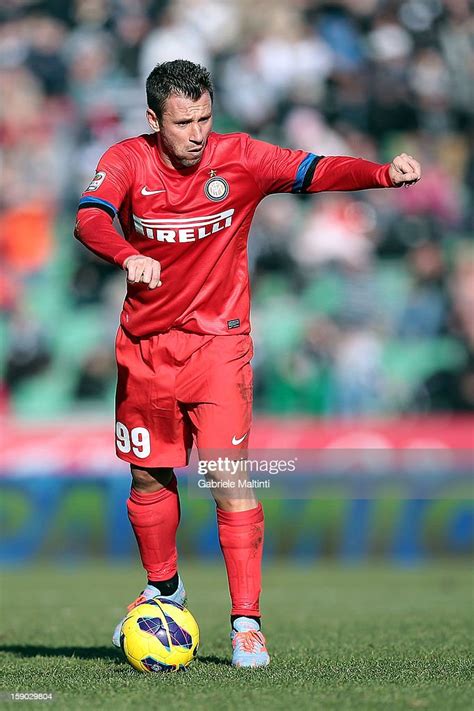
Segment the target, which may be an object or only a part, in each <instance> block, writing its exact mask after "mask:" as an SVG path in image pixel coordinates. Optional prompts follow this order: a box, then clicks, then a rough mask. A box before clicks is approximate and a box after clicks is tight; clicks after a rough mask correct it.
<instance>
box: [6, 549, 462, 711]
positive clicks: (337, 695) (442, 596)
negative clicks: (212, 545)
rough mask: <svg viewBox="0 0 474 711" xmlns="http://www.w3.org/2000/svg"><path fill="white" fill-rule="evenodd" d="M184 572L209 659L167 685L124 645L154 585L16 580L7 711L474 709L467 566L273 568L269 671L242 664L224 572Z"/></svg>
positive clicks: (9, 619)
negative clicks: (119, 628)
mask: <svg viewBox="0 0 474 711" xmlns="http://www.w3.org/2000/svg"><path fill="white" fill-rule="evenodd" d="M181 571H182V574H183V578H184V580H185V582H186V586H187V589H188V595H189V606H190V609H191V610H192V612H193V613H194V615H195V616H196V618H197V620H198V622H199V624H200V628H201V648H200V653H199V658H198V660H197V661H196V662H194V663H193V665H192V666H191V667H190V669H189V671H188V672H187V673H184V672H182V673H178V674H162V675H160V674H148V675H145V674H140V673H138V672H135V671H134V670H133V669H132V668H131V667H130V666H128V664H127V663H126V662H125V661H124V660H123V659H122V657H121V654H120V652H119V651H118V650H117V651H116V650H115V649H114V648H113V647H112V646H111V645H110V637H111V633H112V630H113V627H114V625H115V623H116V621H117V619H119V618H120V616H121V615H122V614H123V610H124V606H125V605H126V603H127V602H129V601H130V600H131V599H133V598H134V597H135V595H136V594H137V592H138V591H139V588H140V585H141V584H142V582H143V576H142V573H141V571H140V569H139V568H137V567H133V568H131V567H110V566H109V565H104V566H100V565H87V566H79V567H70V568H63V569H58V568H54V567H52V568H49V567H35V568H24V569H17V570H7V571H4V572H3V573H2V603H1V606H2V610H1V613H2V614H1V618H2V627H3V629H2V635H1V640H0V668H1V669H2V673H1V682H0V683H1V689H2V702H4V703H5V705H6V706H10V707H12V708H18V707H24V706H25V704H27V703H28V704H29V708H31V705H32V702H8V701H7V693H6V692H15V691H18V692H51V693H52V694H53V695H54V699H53V701H52V702H43V707H44V706H46V707H47V708H48V707H49V708H53V707H54V708H57V709H60V710H61V711H63V710H68V709H88V710H90V709H114V710H115V711H121V709H134V710H136V709H146V708H148V707H149V708H159V709H169V710H170V711H174V710H175V709H180V711H181V710H183V711H186V710H187V709H190V710H192V711H196V710H200V709H220V710H223V711H225V710H227V709H228V710H233V709H238V710H239V711H241V710H242V709H244V710H247V709H257V710H258V711H262V710H266V709H269V710H270V709H271V710H272V711H273V710H274V709H277V710H278V709H290V708H294V709H299V710H306V709H318V710H319V709H321V711H330V710H332V709H334V710H335V711H336V710H337V711H345V710H346V709H347V710H349V709H357V710H359V709H360V711H372V710H374V711H375V709H377V710H384V711H385V710H390V711H397V710H398V709H429V710H432V709H439V710H440V711H441V710H442V711H455V710H457V709H459V711H467V709H470V708H473V698H474V696H473V694H472V686H471V679H472V667H471V652H472V640H473V588H474V586H473V582H474V580H473V576H472V572H471V568H470V567H469V566H468V564H467V563H462V562H446V563H433V564H426V565H424V566H421V567H417V568H413V569H400V568H396V567H389V566H387V565H385V564H380V565H367V566H365V565H364V566H357V567H345V568H344V567H342V566H339V565H336V564H334V565H329V564H327V563H324V564H315V565H313V566H311V567H309V566H304V567H303V566H300V567H296V566H290V565H287V564H285V563H280V564H272V565H269V566H268V567H266V568H265V570H264V596H263V610H264V613H265V614H264V632H265V633H266V635H267V641H268V647H269V652H270V654H271V657H272V662H271V666H270V667H268V668H267V669H258V670H247V669H233V668H232V667H230V666H229V657H230V643H229V637H228V634H229V624H228V617H227V615H228V594H227V589H226V580H225V577H224V569H223V566H222V565H221V564H217V563H216V564H196V563H191V562H186V561H183V562H182V566H181ZM48 703H50V704H52V705H51V706H48ZM34 705H35V706H36V704H34ZM36 707H37V706H36Z"/></svg>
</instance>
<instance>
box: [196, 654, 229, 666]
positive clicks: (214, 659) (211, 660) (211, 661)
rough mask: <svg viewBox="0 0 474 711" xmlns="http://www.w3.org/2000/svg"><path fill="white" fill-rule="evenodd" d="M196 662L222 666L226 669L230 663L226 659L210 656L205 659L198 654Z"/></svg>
mask: <svg viewBox="0 0 474 711" xmlns="http://www.w3.org/2000/svg"><path fill="white" fill-rule="evenodd" d="M197 661H198V662H199V663H200V664H223V665H224V666H226V667H230V661H229V659H228V658H227V657H216V656H214V655H212V654H211V655H207V656H206V657H201V655H200V654H198V656H197Z"/></svg>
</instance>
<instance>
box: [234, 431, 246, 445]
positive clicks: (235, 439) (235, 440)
mask: <svg viewBox="0 0 474 711" xmlns="http://www.w3.org/2000/svg"><path fill="white" fill-rule="evenodd" d="M247 435H248V432H246V433H245V434H244V436H243V437H241V438H240V439H237V437H236V436H235V435H234V436H233V437H232V444H240V443H241V442H243V441H244V439H245V438H246V437H247Z"/></svg>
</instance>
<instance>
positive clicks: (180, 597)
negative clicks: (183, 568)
mask: <svg viewBox="0 0 474 711" xmlns="http://www.w3.org/2000/svg"><path fill="white" fill-rule="evenodd" d="M152 597H163V598H166V599H167V600H170V601H171V602H177V603H178V604H179V605H183V606H185V605H186V590H185V589H184V585H183V581H182V580H181V577H179V578H178V587H177V589H176V592H174V593H173V594H172V595H162V594H161V592H160V591H159V590H158V588H155V586H154V585H147V586H146V588H145V590H143V592H141V593H140V595H139V596H138V597H137V599H136V600H134V601H133V602H131V603H130V605H128V607H127V610H128V612H130V610H133V608H134V607H137V605H141V604H142V602H146V601H147V600H151V598H152ZM126 617H127V615H125V617H124V618H123V619H122V620H120V622H119V623H118V625H117V627H116V628H115V631H114V634H113V637H112V644H114V645H115V646H116V647H120V632H121V630H122V625H123V623H124V621H125V619H126Z"/></svg>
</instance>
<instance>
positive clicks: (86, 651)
mask: <svg viewBox="0 0 474 711" xmlns="http://www.w3.org/2000/svg"><path fill="white" fill-rule="evenodd" d="M0 652H8V653H9V654H15V655H16V656H17V657H20V658H24V659H27V658H29V657H37V656H39V657H75V658H76V659H104V660H106V661H109V662H110V661H112V662H117V663H120V664H123V663H124V662H125V660H124V658H123V657H122V655H121V654H120V651H119V650H118V649H117V650H116V651H115V650H113V649H111V648H110V647H43V646H38V645H34V646H33V645H28V644H10V645H0ZM198 661H199V663H200V664H224V665H225V666H226V667H228V666H229V660H228V659H227V658H226V657H216V656H214V655H207V656H205V657H201V656H198Z"/></svg>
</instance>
